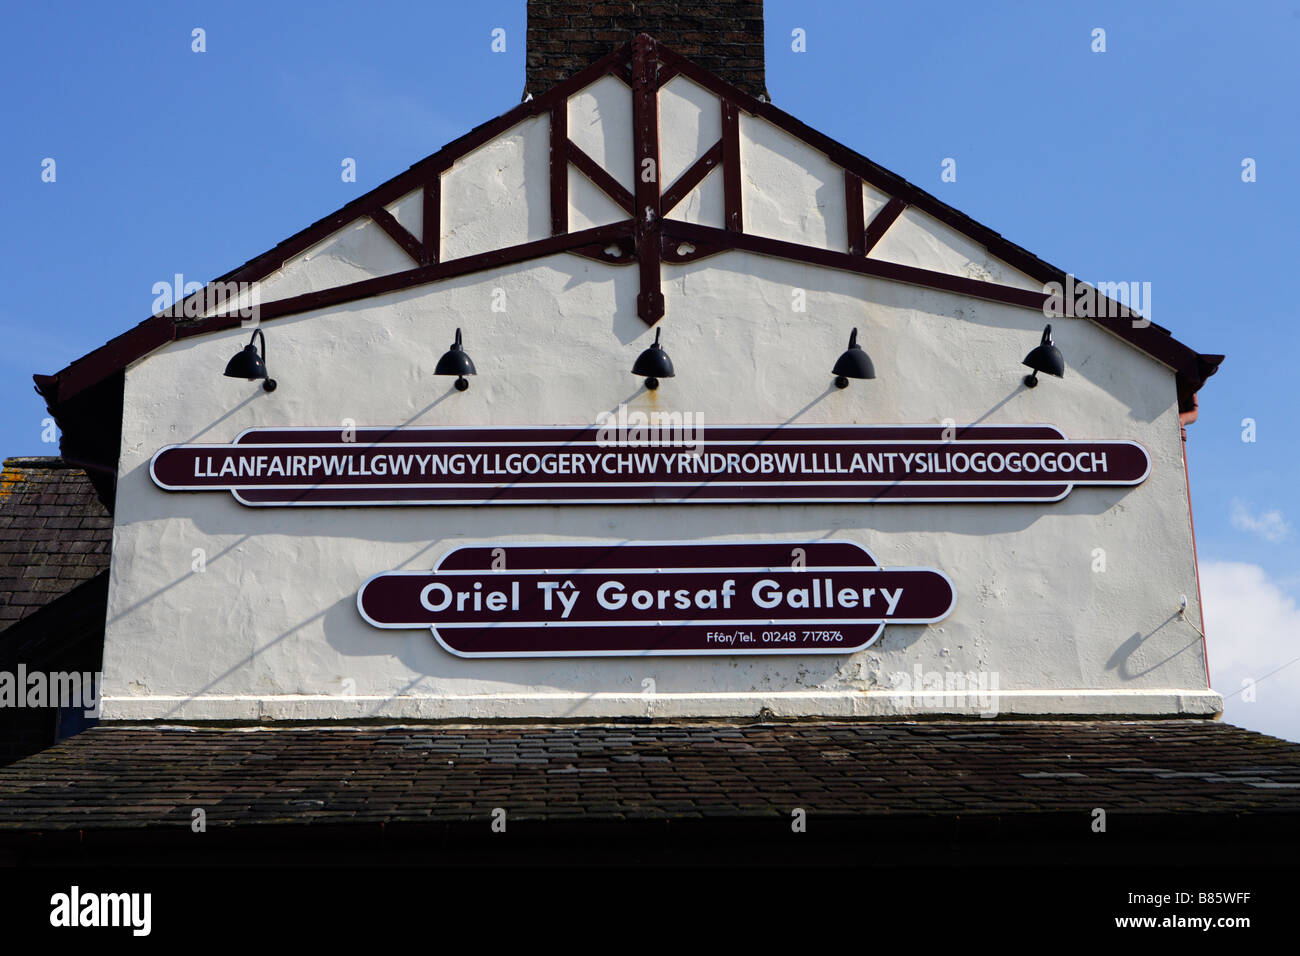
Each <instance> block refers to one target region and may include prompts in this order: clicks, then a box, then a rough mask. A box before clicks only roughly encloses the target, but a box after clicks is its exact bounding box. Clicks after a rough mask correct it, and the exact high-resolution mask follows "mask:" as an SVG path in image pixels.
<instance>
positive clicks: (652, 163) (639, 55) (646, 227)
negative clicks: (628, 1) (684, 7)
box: [632, 34, 664, 325]
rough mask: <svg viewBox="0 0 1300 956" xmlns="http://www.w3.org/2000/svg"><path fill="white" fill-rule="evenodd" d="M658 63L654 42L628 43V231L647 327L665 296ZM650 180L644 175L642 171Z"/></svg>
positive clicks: (638, 40) (639, 306) (640, 39)
mask: <svg viewBox="0 0 1300 956" xmlns="http://www.w3.org/2000/svg"><path fill="white" fill-rule="evenodd" d="M657 67H658V57H657V55H656V52H655V41H654V40H652V39H651V38H650V37H648V36H646V35H645V34H642V35H641V36H638V37H637V38H636V39H635V40H634V41H633V42H632V140H633V142H632V154H633V157H634V159H635V162H634V164H633V167H632V176H633V182H634V183H635V186H636V211H635V214H634V216H633V219H632V227H633V229H634V230H635V233H634V234H635V236H636V255H637V261H638V264H639V266H640V277H641V291H640V292H638V293H637V297H636V313H637V315H639V316H640V317H641V319H642V320H643V321H644V322H645V323H646V324H647V325H654V324H655V323H656V322H658V321H659V320H660V319H661V318H663V315H664V294H663V289H662V286H661V284H660V281H661V280H660V274H659V272H660V270H659V257H660V247H659V243H660V238H659V237H660V229H661V226H662V222H663V213H662V212H661V211H660V207H659V94H658V92H657V91H658V86H657V85H656V82H655V74H656V72H657ZM651 170H652V171H653V175H646V173H647V171H651Z"/></svg>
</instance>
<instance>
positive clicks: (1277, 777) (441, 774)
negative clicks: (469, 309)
mask: <svg viewBox="0 0 1300 956" xmlns="http://www.w3.org/2000/svg"><path fill="white" fill-rule="evenodd" d="M195 807H202V808H204V811H205V813H206V818H207V827H208V829H209V830H222V829H225V830H232V829H238V830H241V831H243V833H244V834H245V835H246V836H250V835H251V836H252V837H255V836H256V834H257V833H258V832H259V830H269V829H274V828H275V827H284V826H293V827H299V828H301V827H303V826H306V825H311V826H313V827H315V826H317V825H331V824H333V825H343V826H353V825H361V824H393V823H438V824H454V823H473V824H475V825H476V826H481V825H482V824H483V822H484V821H487V820H489V819H490V818H491V814H492V811H493V809H494V808H497V807H504V808H506V809H507V811H508V813H509V814H510V819H511V820H512V821H514V820H529V819H533V820H545V821H576V822H581V823H589V822H593V821H615V822H618V821H623V822H635V821H664V820H673V821H677V820H683V821H686V820H692V819H693V820H697V821H701V820H702V821H725V820H741V819H745V818H755V817H758V818H764V817H765V818H772V817H774V816H779V817H781V818H784V819H785V820H788V819H789V818H790V813H791V810H792V808H796V807H797V808H803V809H804V810H806V812H807V814H808V815H809V817H810V818H827V817H832V818H834V817H838V818H873V819H877V820H881V819H883V818H894V817H903V816H917V815H921V816H927V817H933V818H949V819H952V818H957V817H967V816H974V817H978V816H990V815H991V816H1006V815H1012V816H1016V815H1019V816H1027V815H1059V814H1068V815H1069V816H1070V817H1071V819H1072V820H1078V819H1083V820H1085V824H1084V830H1085V831H1086V816H1085V817H1080V816H1079V815H1080V814H1085V815H1086V814H1088V813H1090V812H1091V811H1092V810H1093V808H1096V807H1102V808H1105V809H1106V810H1107V812H1108V813H1111V814H1116V815H1123V814H1135V815H1141V816H1143V817H1147V818H1150V817H1159V816H1175V815H1177V816H1182V815H1187V814H1192V815H1197V816H1205V815H1214V814H1219V815H1231V816H1233V817H1242V816H1256V817H1263V818H1270V817H1271V818H1274V819H1283V818H1285V819H1289V820H1290V821H1291V824H1292V826H1293V828H1294V824H1295V822H1296V821H1297V820H1300V744H1296V743H1290V742H1287V741H1283V740H1278V739H1276V738H1273V737H1267V736H1264V735H1262V734H1257V733H1254V732H1251V731H1247V730H1243V729H1241V728H1238V727H1233V726H1230V725H1227V724H1223V723H1218V722H1214V721H1206V720H1136V721H1121V720H1114V719H1110V720H1075V721H1071V720H1064V721H1062V720H1058V721H1028V720H935V721H871V722H836V721H812V722H795V723H758V724H738V723H702V722H700V723H686V722H673V723H664V724H656V723H650V724H646V723H642V724H530V725H508V724H496V725H476V726H459V725H457V726H449V725H432V726H430V725H425V726H403V727H391V726H389V727H366V726H361V727H356V726H354V727H344V728H323V727H317V726H312V727H302V728H284V729H274V730H271V729H262V728H259V729H251V730H243V729H210V728H204V729H193V728H186V727H159V726H137V727H131V726H114V725H101V726H99V727H96V728H93V729H91V730H88V731H86V732H84V733H82V734H80V735H79V736H77V737H74V738H72V739H70V740H67V741H65V742H63V743H61V744H59V745H57V746H55V747H52V748H51V749H49V750H46V751H44V752H43V753H40V754H38V755H36V756H33V757H30V758H27V759H25V760H22V761H20V762H18V763H15V764H13V765H11V766H9V767H6V768H3V769H0V844H3V843H6V842H11V838H13V837H14V836H16V835H18V834H19V833H21V832H22V831H45V832H49V831H60V830H72V829H75V830H78V831H82V832H83V833H84V832H88V831H94V830H122V829H130V830H134V831H137V832H138V831H139V830H140V829H141V828H152V829H166V830H175V831H176V832H178V833H180V832H185V833H188V831H189V828H190V822H191V813H192V810H193V808H195ZM1076 825H1077V824H1076Z"/></svg>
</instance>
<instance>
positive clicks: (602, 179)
mask: <svg viewBox="0 0 1300 956" xmlns="http://www.w3.org/2000/svg"><path fill="white" fill-rule="evenodd" d="M565 148H566V149H567V150H568V153H569V162H571V163H573V165H574V166H576V167H577V168H578V172H580V173H582V175H584V176H586V177H587V178H588V179H590V180H591V181H592V183H594V184H595V186H596V188H597V189H599V190H600V191H601V192H603V193H604V194H605V195H606V196H608V197H609V198H610V199H612V200H614V202H616V203H618V204H619V205H620V206H622V207H623V211H624V212H626V213H627V214H628V215H629V216H630V215H632V213H633V210H635V208H636V200H635V199H634V198H633V197H632V194H631V193H630V192H628V191H627V189H626V188H625V187H624V186H623V184H622V183H620V182H619V181H618V180H617V179H615V178H614V177H613V176H611V175H610V174H609V172H608V171H607V170H606V169H605V167H604V166H602V165H600V163H598V162H596V161H595V160H594V159H592V158H591V157H590V156H588V155H587V154H586V153H585V152H584V151H583V150H581V149H579V148H578V145H577V144H576V143H574V142H573V140H569V142H568V143H567V144H566V145H565Z"/></svg>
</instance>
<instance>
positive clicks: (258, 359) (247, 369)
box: [224, 329, 275, 392]
mask: <svg viewBox="0 0 1300 956" xmlns="http://www.w3.org/2000/svg"><path fill="white" fill-rule="evenodd" d="M259 335H260V336H262V351H261V354H258V351H257V346H255V345H254V344H253V340H254V339H256V338H257V337H258V336H259ZM224 374H225V375H227V376H229V377H230V378H246V379H248V380H249V381H250V382H255V381H257V380H258V379H259V378H260V379H262V380H263V381H262V388H263V389H264V390H265V391H268V392H274V391H275V379H273V378H267V377H266V334H265V333H264V332H263V331H262V330H261V329H253V334H252V335H251V336H250V337H249V339H248V344H247V345H245V346H244V347H243V348H242V349H241V350H240V351H239V352H238V353H237V354H236V355H235V357H234V358H232V359H231V360H230V361H229V362H227V363H226V371H225V372H224Z"/></svg>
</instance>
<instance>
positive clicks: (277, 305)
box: [155, 221, 632, 347]
mask: <svg viewBox="0 0 1300 956" xmlns="http://www.w3.org/2000/svg"><path fill="white" fill-rule="evenodd" d="M631 234H632V225H631V223H630V222H628V221H624V222H616V223H611V224H610V225H606V226H597V227H595V228H594V229H583V230H580V231H578V232H570V233H568V234H567V235H563V236H551V237H549V238H546V239H537V240H534V241H533V242H525V243H522V244H520V245H517V246H510V247H509V248H506V249H493V250H491V251H490V252H481V253H478V254H477V255H472V256H462V257H461V258H459V259H448V260H447V261H445V262H435V263H431V264H429V265H427V266H421V267H420V268H418V269H409V270H407V271H406V272H396V273H393V274H392V275H386V276H378V277H376V278H373V279H363V280H361V281H360V282H352V283H349V284H348V285H343V286H337V287H335V288H333V289H322V290H320V291H318V292H308V293H305V294H303V295H296V296H293V297H292V298H288V299H279V300H277V301H275V302H267V303H265V304H263V305H262V306H260V307H259V320H260V321H262V322H267V321H270V320H272V319H279V318H283V317H284V316H286V315H298V314H299V313H302V312H311V311H312V310H314V309H323V308H326V307H327V306H332V305H342V304H345V303H348V302H356V301H357V300H359V299H368V298H371V297H372V296H377V295H386V294H387V293H389V292H398V291H400V290H402V289H409V288H412V287H414V286H420V285H425V284H427V283H430V282H437V281H439V280H441V279H450V278H453V277H454V276H461V275H468V274H469V273H472V272H482V271H483V270H484V269H493V268H497V267H499V266H505V265H513V264H515V263H519V262H527V261H528V260H530V259H540V258H541V257H543V256H550V255H555V254H556V253H559V252H578V253H580V254H583V255H588V254H590V253H591V252H592V251H593V250H594V249H603V248H605V247H606V246H609V245H611V244H617V245H620V247H621V248H622V247H623V246H622V245H621V244H622V242H623V241H624V240H627V239H628V238H629V237H630V236H631ZM243 321H245V320H244V319H243V317H241V316H239V315H237V314H235V315H230V314H227V315H218V316H212V317H210V318H206V319H198V320H196V321H194V322H191V323H188V324H185V325H179V326H175V327H174V332H175V334H174V336H172V337H169V338H168V339H166V340H164V341H160V342H159V343H158V344H159V345H165V344H166V342H168V341H171V339H172V338H176V339H183V338H189V337H191V336H194V335H204V334H206V333H208V332H217V331H221V330H222V329H230V328H234V327H236V326H238V325H241V324H242V323H243ZM155 347H156V346H155Z"/></svg>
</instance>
